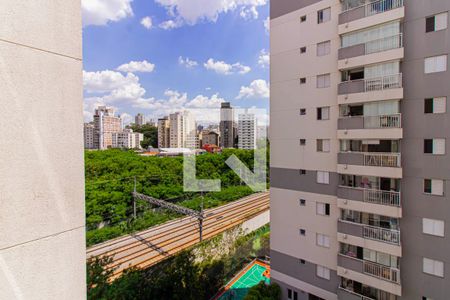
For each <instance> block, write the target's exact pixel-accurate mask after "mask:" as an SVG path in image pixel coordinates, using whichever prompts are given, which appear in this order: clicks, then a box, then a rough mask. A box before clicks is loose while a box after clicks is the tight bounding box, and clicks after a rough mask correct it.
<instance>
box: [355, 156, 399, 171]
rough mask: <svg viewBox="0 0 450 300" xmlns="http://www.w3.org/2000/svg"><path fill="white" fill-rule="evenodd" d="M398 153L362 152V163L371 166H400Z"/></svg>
mask: <svg viewBox="0 0 450 300" xmlns="http://www.w3.org/2000/svg"><path fill="white" fill-rule="evenodd" d="M400 162H401V159H400V153H364V165H365V166H371V167H391V168H399V167H400Z"/></svg>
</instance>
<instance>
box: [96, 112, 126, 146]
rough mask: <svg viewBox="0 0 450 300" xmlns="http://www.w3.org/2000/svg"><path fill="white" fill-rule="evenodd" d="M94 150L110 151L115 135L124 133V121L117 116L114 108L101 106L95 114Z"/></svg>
mask: <svg viewBox="0 0 450 300" xmlns="http://www.w3.org/2000/svg"><path fill="white" fill-rule="evenodd" d="M94 130H95V132H94V148H95V149H100V150H104V149H108V148H111V147H112V146H113V137H112V135H113V133H118V132H121V131H122V119H121V118H120V117H116V116H115V111H114V108H112V107H107V106H99V107H98V108H97V109H96V110H95V113H94Z"/></svg>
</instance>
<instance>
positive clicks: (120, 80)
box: [83, 70, 139, 93]
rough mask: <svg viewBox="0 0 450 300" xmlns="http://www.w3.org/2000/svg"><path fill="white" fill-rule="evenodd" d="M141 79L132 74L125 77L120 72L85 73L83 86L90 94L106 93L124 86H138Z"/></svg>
mask: <svg viewBox="0 0 450 300" xmlns="http://www.w3.org/2000/svg"><path fill="white" fill-rule="evenodd" d="M138 82H139V78H138V77H137V76H136V75H134V74H131V73H128V74H126V75H123V74H122V73H120V72H115V71H110V70H105V71H99V72H86V71H83V86H84V89H85V91H87V92H88V93H106V92H111V91H113V90H115V89H119V88H121V87H123V86H127V85H131V84H136V83H138Z"/></svg>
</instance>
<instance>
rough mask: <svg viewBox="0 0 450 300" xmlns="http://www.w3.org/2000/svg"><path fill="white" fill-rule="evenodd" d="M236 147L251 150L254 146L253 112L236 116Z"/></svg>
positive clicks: (254, 127)
mask: <svg viewBox="0 0 450 300" xmlns="http://www.w3.org/2000/svg"><path fill="white" fill-rule="evenodd" d="M238 148H239V149H246V150H252V149H255V148H256V118H255V115H254V114H247V113H246V114H239V116H238Z"/></svg>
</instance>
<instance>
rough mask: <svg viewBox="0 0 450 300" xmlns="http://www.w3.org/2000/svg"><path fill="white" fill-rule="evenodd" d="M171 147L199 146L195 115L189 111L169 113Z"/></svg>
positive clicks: (191, 147)
mask: <svg viewBox="0 0 450 300" xmlns="http://www.w3.org/2000/svg"><path fill="white" fill-rule="evenodd" d="M169 122H170V148H189V149H195V148H198V146H199V145H198V138H197V134H196V133H197V130H196V125H195V119H194V116H193V115H192V114H191V113H190V112H189V111H183V112H176V113H173V114H170V115H169Z"/></svg>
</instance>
